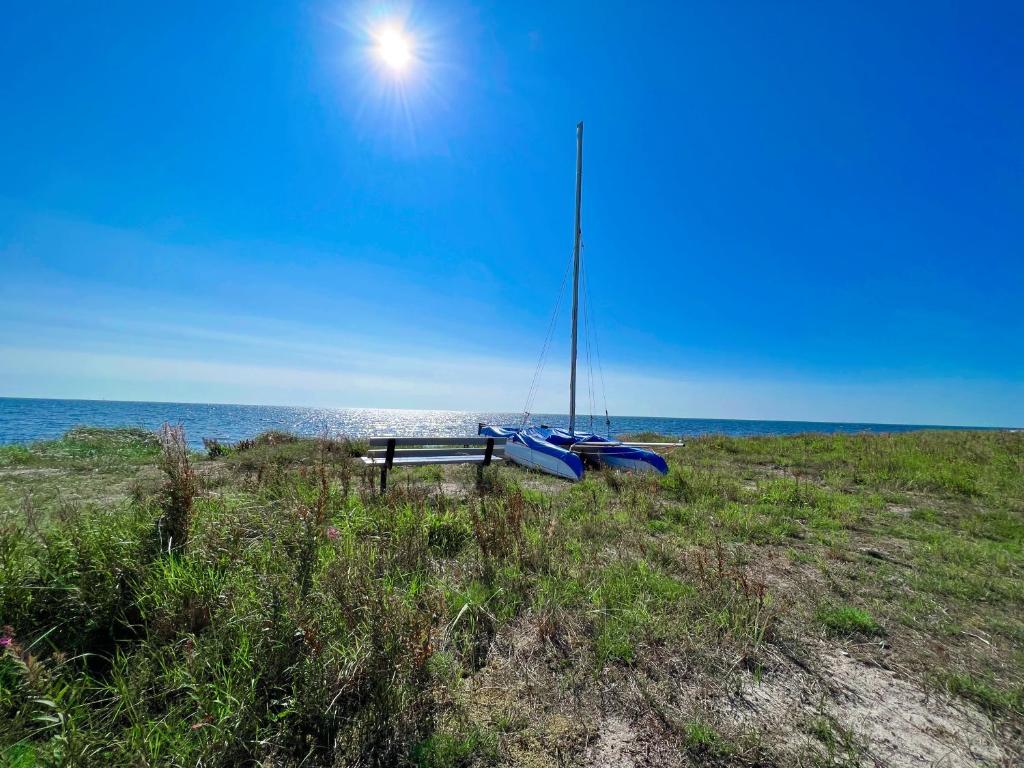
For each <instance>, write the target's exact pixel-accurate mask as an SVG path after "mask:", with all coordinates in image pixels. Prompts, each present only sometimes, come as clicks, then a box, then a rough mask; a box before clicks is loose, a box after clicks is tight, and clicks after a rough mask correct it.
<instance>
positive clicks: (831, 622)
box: [817, 605, 883, 636]
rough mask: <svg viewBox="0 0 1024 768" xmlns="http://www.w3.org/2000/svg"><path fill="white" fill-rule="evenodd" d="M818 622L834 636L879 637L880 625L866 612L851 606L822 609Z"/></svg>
mask: <svg viewBox="0 0 1024 768" xmlns="http://www.w3.org/2000/svg"><path fill="white" fill-rule="evenodd" d="M817 619H818V622H819V623H820V624H821V625H822V626H823V627H825V629H827V630H828V631H829V632H831V633H832V634H834V635H845V636H852V635H866V636H872V635H881V634H883V631H882V627H881V625H880V624H879V623H878V622H877V621H876V620H875V618H874V617H873V616H872V615H871V614H870V613H868V612H867V611H865V610H863V609H861V608H855V607H854V606H852V605H839V606H828V607H822V608H821V609H819V610H818V615H817Z"/></svg>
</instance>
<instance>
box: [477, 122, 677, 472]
mask: <svg viewBox="0 0 1024 768" xmlns="http://www.w3.org/2000/svg"><path fill="white" fill-rule="evenodd" d="M582 200H583V123H579V124H578V125H577V126H576V228H575V234H574V236H573V249H572V250H573V277H572V355H571V361H570V367H569V428H568V429H555V428H552V427H548V426H539V427H532V426H527V424H526V421H527V419H528V417H529V413H528V412H527V413H524V416H523V423H522V424H520V425H519V426H498V425H493V424H481V425H480V427H479V430H478V431H479V433H480V434H481V435H489V436H493V437H503V438H505V440H506V442H505V458H506V459H508V460H510V461H513V462H515V463H516V464H520V465H522V466H524V467H529V468H530V469H536V470H539V471H541V472H547V473H548V474H551V475H557V476H558V477H563V478H565V479H567V480H573V481H575V480H580V479H582V478H583V471H584V468H585V466H587V465H590V466H607V467H614V468H616V469H625V470H629V471H633V472H660V473H661V474H663V475H664V474H666V473H667V472H668V464H666V462H665V459H664V458H663V457H661V456H659V455H658V454H657V453H655V452H654V451H650V450H647V449H645V448H643V447H640V446H636V445H630V444H628V443H623V442H620V441H618V440H613V439H611V437H602V436H601V435H598V434H596V433H595V432H593V430H590V431H587V432H577V431H576V356H577V355H576V347H577V335H578V333H577V331H578V319H579V293H580V239H581V235H582V230H581V229H580V205H581V203H582ZM541 354H542V358H543V352H542V353H541ZM605 415H606V418H607V411H606V412H605Z"/></svg>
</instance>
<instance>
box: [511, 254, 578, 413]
mask: <svg viewBox="0 0 1024 768" xmlns="http://www.w3.org/2000/svg"><path fill="white" fill-rule="evenodd" d="M572 261H573V259H572V252H570V253H569V261H568V262H567V263H566V265H565V271H564V272H563V273H562V284H561V286H560V287H559V289H558V297H557V298H556V300H555V307H554V310H553V311H552V313H551V320H550V322H549V323H548V331H547V334H546V335H545V336H544V343H543V345H542V346H541V350H540V357H539V358H538V359H537V367H536V368H535V369H534V372H533V381H532V382H530V389H529V391H528V392H527V395H526V403H525V404H524V406H523V420H522V425H521V426H523V427H525V426H526V422H527V421H528V420H529V418H530V408H532V407H533V400H534V398H535V397H536V395H537V387H538V385H539V384H540V378H541V376H542V375H543V373H544V366H545V365H546V362H547V361H546V358H547V353H548V350H549V348H550V346H551V340H552V339H553V338H554V334H555V325H556V324H557V323H558V315H559V312H560V311H561V308H562V299H563V298H564V296H565V286H566V283H567V282H568V280H569V271H570V269H571V268H572Z"/></svg>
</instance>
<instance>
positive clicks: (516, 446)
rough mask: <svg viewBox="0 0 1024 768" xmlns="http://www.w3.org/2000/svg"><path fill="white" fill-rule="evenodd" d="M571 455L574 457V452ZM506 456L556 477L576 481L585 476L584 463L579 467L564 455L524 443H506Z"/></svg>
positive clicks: (521, 464) (522, 464)
mask: <svg viewBox="0 0 1024 768" xmlns="http://www.w3.org/2000/svg"><path fill="white" fill-rule="evenodd" d="M566 453H568V452H566ZM569 455H570V457H572V454H569ZM505 458H506V459H508V460H509V461H512V462H515V463H516V464H519V465H520V466H523V467H527V468H529V469H535V470H538V471H540V472H546V473H547V474H549V475H555V476H556V477H561V478H564V479H566V480H572V481H573V482H576V481H577V480H579V479H580V478H581V477H582V476H583V468H582V465H581V466H580V467H579V468H577V467H575V466H573V464H572V463H571V462H570V461H567V460H566V459H565V458H564V457H562V456H555V455H552V454H550V453H545V452H544V451H541V450H536V449H533V448H530V447H529V446H528V445H525V444H523V443H506V444H505ZM572 458H576V457H572Z"/></svg>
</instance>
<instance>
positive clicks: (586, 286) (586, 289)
mask: <svg viewBox="0 0 1024 768" xmlns="http://www.w3.org/2000/svg"><path fill="white" fill-rule="evenodd" d="M583 295H584V297H585V298H586V304H587V305H588V306H589V305H590V304H591V301H590V283H588V282H587V274H586V272H584V273H583ZM593 329H594V350H595V352H596V353H597V370H598V374H599V375H600V377H601V400H602V402H603V403H604V423H605V428H606V429H607V432H608V437H611V433H612V420H611V418H609V416H608V389H607V388H606V387H605V384H604V365H603V364H602V363H601V340H600V337H599V336H598V333H597V319H596V318H595V319H594V322H593ZM588 333H589V331H588Z"/></svg>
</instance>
